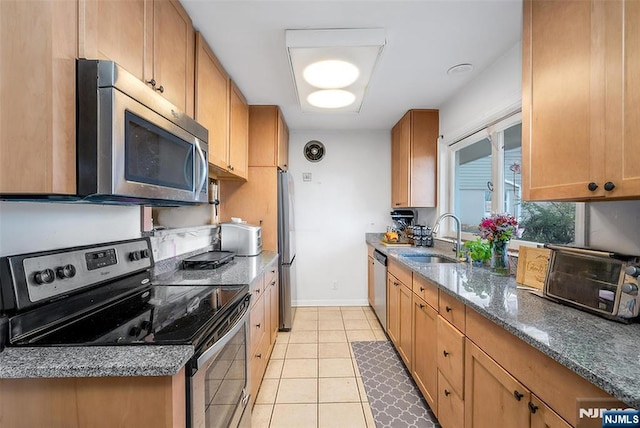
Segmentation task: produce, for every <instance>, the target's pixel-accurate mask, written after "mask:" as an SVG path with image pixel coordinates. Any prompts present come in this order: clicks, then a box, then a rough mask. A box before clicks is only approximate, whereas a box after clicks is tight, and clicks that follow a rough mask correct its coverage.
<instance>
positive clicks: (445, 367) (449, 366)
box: [437, 316, 464, 397]
mask: <svg viewBox="0 0 640 428" xmlns="http://www.w3.org/2000/svg"><path fill="white" fill-rule="evenodd" d="M437 356H438V370H440V372H442V374H443V375H444V376H445V377H446V378H447V380H448V381H449V383H450V384H451V387H452V388H453V389H454V390H455V392H456V393H457V394H458V395H459V396H460V397H464V335H463V334H462V333H460V332H459V331H458V329H456V328H455V327H454V326H453V325H451V324H449V322H448V321H447V320H445V319H444V318H443V317H442V316H438V352H437Z"/></svg>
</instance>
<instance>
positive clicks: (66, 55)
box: [0, 0, 78, 194]
mask: <svg viewBox="0 0 640 428" xmlns="http://www.w3.org/2000/svg"><path fill="white" fill-rule="evenodd" d="M77 30H78V3H77V1H69V0H61V1H51V2H38V1H0V88H2V90H1V91H0V94H1V95H0V124H1V126H0V193H57V194H75V193H76V163H75V162H76V110H75V106H76V102H75V92H76V82H75V75H76V72H75V70H76V63H75V59H76V57H77V49H78V36H77V34H78V31H77Z"/></svg>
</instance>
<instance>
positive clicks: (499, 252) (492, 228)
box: [478, 213, 523, 275]
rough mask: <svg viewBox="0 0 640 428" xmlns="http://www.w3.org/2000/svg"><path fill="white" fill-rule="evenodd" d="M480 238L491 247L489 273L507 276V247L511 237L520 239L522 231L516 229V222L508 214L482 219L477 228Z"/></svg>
mask: <svg viewBox="0 0 640 428" xmlns="http://www.w3.org/2000/svg"><path fill="white" fill-rule="evenodd" d="M478 229H479V230H480V237H481V238H484V239H486V240H487V241H489V244H490V245H491V271H492V272H493V273H495V274H497V275H509V262H508V259H507V246H508V244H509V240H511V238H513V237H520V236H521V235H522V232H523V229H518V221H517V220H516V218H515V217H514V216H512V215H511V214H509V213H504V214H493V215H492V216H491V217H488V218H483V219H482V221H481V222H480V225H479V226H478Z"/></svg>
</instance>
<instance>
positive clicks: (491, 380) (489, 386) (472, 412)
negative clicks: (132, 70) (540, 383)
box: [464, 339, 531, 428]
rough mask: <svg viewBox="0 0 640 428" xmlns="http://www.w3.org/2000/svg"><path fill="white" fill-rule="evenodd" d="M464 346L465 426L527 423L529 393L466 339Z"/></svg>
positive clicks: (478, 427) (482, 427)
mask: <svg viewBox="0 0 640 428" xmlns="http://www.w3.org/2000/svg"><path fill="white" fill-rule="evenodd" d="M466 347H467V352H466V368H465V370H466V375H465V411H464V415H465V416H464V418H465V428H495V427H528V426H529V423H530V422H529V415H530V413H529V406H528V403H529V400H531V393H530V392H529V391H528V390H527V389H526V388H525V387H524V386H523V385H522V384H521V383H520V382H518V381H517V380H516V379H514V378H513V377H512V376H511V375H510V374H509V373H507V372H506V371H505V370H504V369H503V368H502V367H500V366H499V365H498V363H496V362H495V361H493V360H492V359H491V358H490V357H489V356H488V355H487V354H485V353H484V352H483V351H482V350H480V348H478V347H477V346H475V345H474V344H473V342H471V341H470V340H468V339H467V343H466Z"/></svg>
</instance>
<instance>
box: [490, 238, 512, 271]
mask: <svg viewBox="0 0 640 428" xmlns="http://www.w3.org/2000/svg"><path fill="white" fill-rule="evenodd" d="M508 246H509V241H493V242H492V243H491V273H493V274H494V275H501V276H508V275H509V259H508V256H507V247H508Z"/></svg>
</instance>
